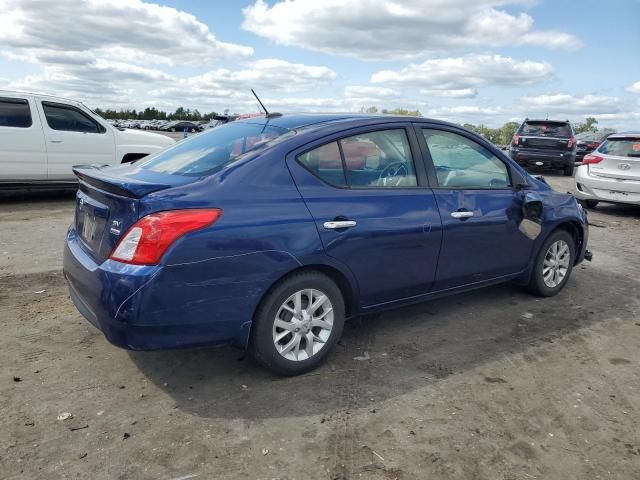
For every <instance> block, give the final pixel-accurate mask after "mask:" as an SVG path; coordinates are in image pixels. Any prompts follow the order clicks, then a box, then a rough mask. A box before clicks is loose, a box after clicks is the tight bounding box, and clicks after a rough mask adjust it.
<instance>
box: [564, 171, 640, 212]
mask: <svg viewBox="0 0 640 480" xmlns="http://www.w3.org/2000/svg"><path fill="white" fill-rule="evenodd" d="M575 180H576V193H575V196H576V198H578V199H580V200H596V201H599V202H610V203H625V204H630V205H640V181H638V180H620V179H615V178H606V177H599V176H595V175H591V174H590V173H589V166H588V165H582V166H580V167H578V169H577V171H576V175H575Z"/></svg>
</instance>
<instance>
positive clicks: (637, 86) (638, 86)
mask: <svg viewBox="0 0 640 480" xmlns="http://www.w3.org/2000/svg"><path fill="white" fill-rule="evenodd" d="M627 91H628V92H631V93H640V80H638V81H637V82H636V83H634V84H633V85H629V86H628V87H627ZM639 101H640V100H639Z"/></svg>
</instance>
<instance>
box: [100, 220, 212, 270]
mask: <svg viewBox="0 0 640 480" xmlns="http://www.w3.org/2000/svg"><path fill="white" fill-rule="evenodd" d="M220 215H222V210H219V209H217V208H212V209H196V208H194V209H187V210H167V211H164V212H157V213H152V214H150V215H147V216H146V217H142V218H141V219H140V220H138V221H137V222H136V223H135V224H134V225H133V226H132V227H131V228H129V230H128V231H127V233H125V235H124V236H123V237H122V238H121V239H120V241H119V242H118V244H117V245H116V247H115V248H114V249H113V252H112V253H111V256H110V257H109V258H110V259H112V260H117V261H119V262H123V263H130V264H134V265H156V264H157V263H158V262H159V261H160V258H162V255H164V253H165V252H166V251H167V249H168V248H169V247H170V246H171V244H173V242H175V241H176V240H177V239H178V238H180V237H182V236H183V235H186V234H187V233H189V232H193V231H195V230H200V229H202V228H205V227H207V226H209V225H212V224H213V223H214V222H215V221H216V220H218V218H220Z"/></svg>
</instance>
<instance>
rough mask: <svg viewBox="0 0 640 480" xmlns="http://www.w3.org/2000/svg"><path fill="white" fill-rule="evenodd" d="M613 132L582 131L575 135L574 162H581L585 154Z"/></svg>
mask: <svg viewBox="0 0 640 480" xmlns="http://www.w3.org/2000/svg"><path fill="white" fill-rule="evenodd" d="M612 133H614V132H613V131H611V130H602V131H597V132H582V133H579V134H578V135H576V142H577V143H576V162H581V161H582V159H583V158H584V156H585V155H587V154H589V153H591V152H593V151H594V150H595V149H596V148H598V147H599V146H600V144H601V143H602V142H604V141H605V140H606V138H607V137H608V136H609V135H611V134H612Z"/></svg>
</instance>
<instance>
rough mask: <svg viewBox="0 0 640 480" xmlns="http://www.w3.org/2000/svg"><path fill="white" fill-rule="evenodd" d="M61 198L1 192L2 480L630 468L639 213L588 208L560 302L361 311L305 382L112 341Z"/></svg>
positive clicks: (466, 299)
mask: <svg viewBox="0 0 640 480" xmlns="http://www.w3.org/2000/svg"><path fill="white" fill-rule="evenodd" d="M549 180H550V181H551V182H552V183H553V184H554V186H555V187H556V188H557V189H559V190H568V189H570V188H571V184H572V182H571V180H570V179H565V178H563V177H558V176H551V177H549ZM72 209H73V197H72V196H69V195H66V196H65V195H62V196H52V195H50V194H49V195H37V196H29V197H24V198H21V199H18V200H12V199H7V198H5V199H0V331H1V332H2V334H0V371H1V375H0V392H1V397H0V478H3V479H18V478H19V479H30V480H31V479H47V480H51V479H73V478H89V479H168V480H171V479H183V480H186V479H191V478H197V479H198V480H200V479H381V480H382V479H387V480H393V479H487V480H496V479H504V480H528V479H545V480H548V479H563V480H568V479H580V480H584V479H600V478H602V479H636V478H640V416H639V413H640V370H639V368H638V367H639V363H640V294H639V287H640V260H639V256H638V252H639V249H638V241H639V240H640V208H634V207H622V206H601V207H598V209H596V210H595V211H593V212H592V213H591V214H590V218H591V221H592V223H593V225H592V228H591V240H590V249H591V250H592V251H593V252H594V261H593V262H592V263H586V264H584V265H582V266H580V267H578V268H577V269H576V270H574V274H573V277H572V278H571V281H570V282H569V284H568V286H567V288H565V290H564V291H563V292H562V293H561V294H560V295H558V296H557V297H554V298H551V299H538V298H534V297H532V296H530V295H528V294H527V293H525V292H524V291H522V290H521V289H520V288H518V287H516V286H513V285H505V286H499V287H492V288H488V289H485V290H481V291H477V292H473V293H470V294H465V295H462V296H457V297H450V298H446V299H441V300H437V301H433V302H430V303H425V304H422V305H417V306H413V307H410V308H403V309H400V310H395V311H392V312H389V313H385V314H382V315H378V316H374V317H367V318H362V319H359V320H355V321H353V322H350V323H349V324H348V325H347V327H346V330H345V335H344V338H343V340H342V341H341V342H340V344H339V346H338V348H337V350H336V352H335V353H334V354H333V355H332V356H331V357H330V359H329V362H328V363H327V364H326V365H324V366H323V367H322V368H320V369H319V370H317V371H315V372H312V373H310V374H308V375H305V376H301V377H297V378H278V377H274V376H272V375H271V374H269V373H268V372H266V371H264V370H263V369H261V368H259V367H258V366H256V365H255V364H254V363H253V362H252V361H251V359H249V358H244V356H243V353H242V352H240V351H237V350H233V349H206V350H195V351H176V352H158V353H132V352H127V351H124V350H120V349H118V348H116V347H113V346H111V345H110V344H108V343H107V342H106V340H105V339H104V338H103V336H102V335H101V334H100V332H98V331H97V330H96V329H94V328H93V327H92V326H91V325H89V324H88V323H87V322H86V321H85V320H84V319H83V318H82V317H81V316H80V315H79V314H78V313H77V311H76V310H75V308H74V307H73V305H72V304H71V301H70V300H69V297H68V295H67V290H66V288H65V285H64V282H63V278H62V275H61V272H60V261H61V251H62V244H63V239H64V233H65V231H66V228H67V226H68V224H69V223H70V222H71V220H72V215H73V214H72ZM65 413H67V414H70V418H67V419H64V420H59V419H58V417H59V416H60V415H61V414H65ZM63 417H64V415H63ZM61 418H62V417H61Z"/></svg>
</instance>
